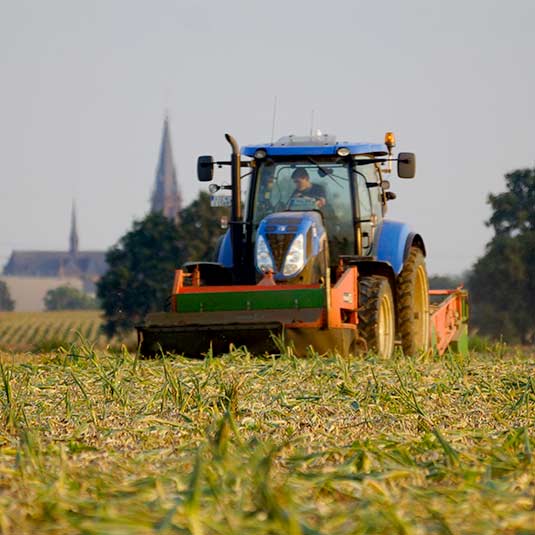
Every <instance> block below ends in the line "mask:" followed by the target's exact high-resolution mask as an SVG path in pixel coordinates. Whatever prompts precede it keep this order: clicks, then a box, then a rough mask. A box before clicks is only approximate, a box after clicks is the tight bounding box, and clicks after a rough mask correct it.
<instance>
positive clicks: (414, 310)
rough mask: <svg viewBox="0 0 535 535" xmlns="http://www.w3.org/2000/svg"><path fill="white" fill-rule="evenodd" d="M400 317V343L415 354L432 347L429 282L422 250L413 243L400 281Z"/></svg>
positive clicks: (398, 316) (406, 351)
mask: <svg viewBox="0 0 535 535" xmlns="http://www.w3.org/2000/svg"><path fill="white" fill-rule="evenodd" d="M397 318H398V334H399V337H400V338H401V347H402V348H403V352H404V353H405V354H406V355H416V354H418V353H419V352H421V351H425V350H426V349H427V348H428V347H429V334H430V330H429V282H428V280H427V271H426V268H425V258H424V254H423V252H422V251H421V250H420V249H419V248H418V247H411V249H410V251H409V256H408V257H407V260H406V261H405V265H404V266H403V269H402V271H401V273H400V275H399V277H398V281H397Z"/></svg>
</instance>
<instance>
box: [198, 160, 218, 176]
mask: <svg viewBox="0 0 535 535" xmlns="http://www.w3.org/2000/svg"><path fill="white" fill-rule="evenodd" d="M197 178H198V179H199V182H211V181H212V179H213V178H214V159H213V158H212V157H211V156H199V158H198V159H197Z"/></svg>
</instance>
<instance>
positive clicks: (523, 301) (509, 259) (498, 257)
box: [468, 169, 535, 343]
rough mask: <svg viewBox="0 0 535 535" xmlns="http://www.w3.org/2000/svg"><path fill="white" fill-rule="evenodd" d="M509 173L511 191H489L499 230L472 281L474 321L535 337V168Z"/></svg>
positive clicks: (525, 338)
mask: <svg viewBox="0 0 535 535" xmlns="http://www.w3.org/2000/svg"><path fill="white" fill-rule="evenodd" d="M505 179H506V186H507V191H506V192H504V193H500V194H498V195H489V197H488V202H489V204H490V205H491V207H492V209H493V213H492V215H491V217H490V219H489V221H488V222H487V225H489V226H492V227H493V229H494V231H495V235H494V237H493V238H492V239H491V241H490V242H489V243H488V244H487V248H486V252H485V254H484V256H483V257H481V258H480V259H479V260H478V261H477V262H476V264H475V265H474V268H473V271H472V274H471V276H470V279H469V282H468V287H469V289H470V296H471V302H472V305H473V306H472V323H473V325H474V326H476V327H477V328H478V330H479V331H480V332H481V333H482V334H485V335H490V336H503V337H504V338H505V339H507V340H509V341H512V342H521V343H534V342H535V169H521V170H517V171H514V172H512V173H509V174H507V175H506V176H505Z"/></svg>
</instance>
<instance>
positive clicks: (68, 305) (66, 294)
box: [44, 286, 99, 310]
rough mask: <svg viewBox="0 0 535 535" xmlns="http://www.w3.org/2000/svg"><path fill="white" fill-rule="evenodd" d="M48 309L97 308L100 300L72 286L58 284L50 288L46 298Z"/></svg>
mask: <svg viewBox="0 0 535 535" xmlns="http://www.w3.org/2000/svg"><path fill="white" fill-rule="evenodd" d="M44 303H45V308H46V310H95V309H98V308H99V305H98V301H97V300H96V299H95V298H94V297H91V296H90V295H87V294H86V293H84V292H81V291H80V290H78V289H77V288H73V287H72V286H58V287H57V288H54V289H52V290H48V292H47V293H46V295H45V298H44Z"/></svg>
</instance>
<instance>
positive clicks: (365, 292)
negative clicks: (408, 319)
mask: <svg viewBox="0 0 535 535" xmlns="http://www.w3.org/2000/svg"><path fill="white" fill-rule="evenodd" d="M358 314H359V331H360V334H361V335H362V337H363V338H364V339H365V340H366V343H367V345H368V350H369V351H374V352H375V353H377V354H378V355H380V356H381V357H387V358H388V357H390V356H391V355H392V353H393V351H394V336H395V330H396V329H395V326H396V317H395V307H394V298H393V296H392V289H391V287H390V282H389V281H388V279H387V278H386V277H381V276H379V275H372V276H363V277H360V278H359V312H358Z"/></svg>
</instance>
